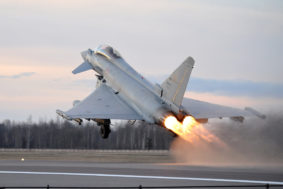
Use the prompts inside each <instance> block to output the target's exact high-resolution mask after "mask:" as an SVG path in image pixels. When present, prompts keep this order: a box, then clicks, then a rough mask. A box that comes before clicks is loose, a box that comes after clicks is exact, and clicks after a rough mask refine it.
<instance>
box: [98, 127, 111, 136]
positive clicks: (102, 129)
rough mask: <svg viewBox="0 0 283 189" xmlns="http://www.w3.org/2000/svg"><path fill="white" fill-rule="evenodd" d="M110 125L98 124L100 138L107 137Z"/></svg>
mask: <svg viewBox="0 0 283 189" xmlns="http://www.w3.org/2000/svg"><path fill="white" fill-rule="evenodd" d="M110 132H111V130H110V125H101V126H100V135H101V137H102V138H108V136H109V134H110Z"/></svg>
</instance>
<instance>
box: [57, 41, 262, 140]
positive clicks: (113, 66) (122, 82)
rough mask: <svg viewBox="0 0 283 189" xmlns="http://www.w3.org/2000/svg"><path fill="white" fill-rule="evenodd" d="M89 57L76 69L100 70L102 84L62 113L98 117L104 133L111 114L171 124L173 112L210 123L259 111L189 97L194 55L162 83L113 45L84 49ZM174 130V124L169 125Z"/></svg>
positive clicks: (79, 119)
mask: <svg viewBox="0 0 283 189" xmlns="http://www.w3.org/2000/svg"><path fill="white" fill-rule="evenodd" d="M81 56H82V58H83V60H84V62H83V63H82V64H81V65H79V66H78V67H77V68H76V69H74V70H73V72H72V73H73V74H78V73H81V72H84V71H87V70H94V71H95V73H96V76H97V84H96V89H95V90H94V91H93V92H92V93H91V94H90V95H89V96H88V97H86V98H85V99H84V100H82V101H74V103H73V108H71V109H70V110H68V111H66V112H63V111H61V110H57V111H56V112H57V114H59V115H60V116H62V117H63V118H65V119H67V120H74V121H76V122H78V123H79V124H81V123H82V121H83V120H88V121H91V120H92V121H95V122H97V125H98V126H100V133H101V136H102V138H107V137H108V135H109V133H110V131H111V130H110V124H111V119H119V120H142V121H145V122H147V123H150V124H157V125H160V126H162V127H164V128H167V129H168V127H167V125H166V119H167V118H168V117H170V118H172V117H173V118H174V119H175V120H177V121H179V122H182V121H183V120H184V118H185V117H186V116H191V117H193V118H194V119H195V120H196V121H197V122H201V123H205V122H207V121H208V119H210V118H223V117H229V118H231V119H232V120H235V121H243V120H244V117H246V116H251V115H257V116H259V117H263V115H261V114H260V113H258V112H257V111H255V110H253V109H251V108H246V109H245V110H241V109H236V108H231V107H226V106H221V105H216V104H211V103H208V102H203V101H198V100H194V99H190V98H184V94H185V91H186V88H187V84H188V81H189V78H190V75H191V72H192V69H193V67H194V63H195V61H194V59H193V58H192V57H188V58H187V59H185V61H184V62H183V63H182V64H181V65H180V66H179V67H178V68H177V69H176V70H175V71H174V72H173V73H172V74H171V75H170V76H169V77H168V78H167V79H166V80H165V81H164V82H163V83H162V84H161V85H159V84H152V83H151V82H149V81H148V80H147V79H146V78H145V77H143V76H142V75H141V74H139V73H138V72H137V71H135V70H134V69H133V68H132V67H131V66H130V65H129V64H128V63H127V62H126V61H125V60H124V59H123V57H122V56H121V54H120V53H119V52H118V51H117V50H115V49H114V48H113V47H111V46H108V45H100V46H99V47H98V48H97V49H96V50H92V49H88V50H86V51H83V52H81ZM168 130H169V131H171V132H172V130H171V129H170V128H169V129H168Z"/></svg>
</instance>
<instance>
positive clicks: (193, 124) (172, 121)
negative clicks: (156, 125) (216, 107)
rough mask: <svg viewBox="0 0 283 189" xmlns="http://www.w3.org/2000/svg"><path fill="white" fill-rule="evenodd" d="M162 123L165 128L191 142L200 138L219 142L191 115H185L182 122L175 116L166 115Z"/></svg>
mask: <svg viewBox="0 0 283 189" xmlns="http://www.w3.org/2000/svg"><path fill="white" fill-rule="evenodd" d="M164 125H165V127H166V128H168V129H169V130H171V131H173V132H174V133H176V134H177V135H179V136H180V137H182V138H183V139H185V140H186V141H188V142H191V143H193V142H194V141H198V140H201V139H202V140H205V141H207V142H210V143H211V142H218V143H221V141H220V140H219V139H218V138H217V137H216V136H214V135H213V134H211V133H210V132H209V131H207V130H206V129H205V128H204V127H203V126H202V125H201V124H200V123H198V122H197V121H196V120H195V118H193V117H192V116H186V117H185V118H184V120H183V122H182V123H181V122H179V121H178V120H177V118H176V117H175V116H168V117H167V118H165V120H164Z"/></svg>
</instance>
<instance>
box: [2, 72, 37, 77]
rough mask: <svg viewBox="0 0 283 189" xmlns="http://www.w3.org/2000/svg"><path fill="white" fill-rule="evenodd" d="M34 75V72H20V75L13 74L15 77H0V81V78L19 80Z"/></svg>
mask: <svg viewBox="0 0 283 189" xmlns="http://www.w3.org/2000/svg"><path fill="white" fill-rule="evenodd" d="M34 74H35V72H22V73H19V74H15V75H0V79H1V78H4V79H19V78H23V77H30V76H32V75H34Z"/></svg>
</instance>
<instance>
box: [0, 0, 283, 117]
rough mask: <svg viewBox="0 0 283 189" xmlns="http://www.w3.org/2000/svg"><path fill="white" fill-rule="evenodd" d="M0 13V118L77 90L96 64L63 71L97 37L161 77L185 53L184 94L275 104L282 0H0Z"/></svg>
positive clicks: (64, 103) (91, 82)
mask: <svg viewBox="0 0 283 189" xmlns="http://www.w3.org/2000/svg"><path fill="white" fill-rule="evenodd" d="M0 23H1V24H0V34H1V35H0V86H1V88H0V121H2V120H5V119H11V120H16V121H25V120H27V119H28V117H29V116H32V117H33V120H34V121H38V120H49V119H51V118H56V113H55V111H56V109H61V110H68V109H69V108H71V107H72V102H73V101H74V100H76V99H83V98H85V97H86V96H87V95H88V94H89V93H90V92H91V91H93V90H94V89H95V83H96V80H95V76H94V72H92V71H88V72H84V73H81V74H78V75H73V74H72V73H71V71H72V70H73V69H74V68H76V67H77V66H78V65H79V64H81V62H82V61H83V60H82V58H81V56H80V52H81V51H83V50H86V49H88V48H92V49H95V48H96V47H97V46H99V45H100V44H109V45H111V46H113V47H114V48H116V49H117V50H118V51H119V52H120V53H121V54H122V56H123V57H124V59H125V60H126V61H127V62H128V63H129V64H130V65H131V66H132V67H134V68H135V69H136V70H137V71H138V72H139V73H141V74H143V75H144V76H146V77H148V78H149V79H150V80H151V81H153V82H159V83H160V82H162V81H163V80H164V79H165V78H166V77H167V76H169V75H170V73H171V72H173V71H174V69H175V68H177V67H178V66H179V65H180V64H181V63H182V61H183V60H185V59H186V57H188V56H192V57H193V58H194V59H195V61H196V62H195V67H194V69H193V72H192V75H191V80H190V82H189V84H188V88H187V92H186V94H185V96H186V97H191V98H195V99H199V100H205V101H209V102H213V103H218V104H223V105H229V106H234V107H238V108H243V107H245V106H251V107H254V108H256V109H259V110H264V111H269V110H272V109H280V107H281V106H282V105H283V74H282V73H283V72H282V70H283V53H282V52H283V2H282V1H280V0H278V1H275V0H264V1H263V0H245V1H244V0H234V1H233V0H215V1H208V0H207V1H206V0H200V1H191V0H186V1H185V0H175V1H169V0H168V1H166V0H163V1H161V0H154V1H149V0H148V1H143V0H123V1H120V0H104V1H95V0H90V1H88V0H82V1H79V0H77V1H74V0H54V1H37V0H18V1H16V0H2V1H0Z"/></svg>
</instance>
